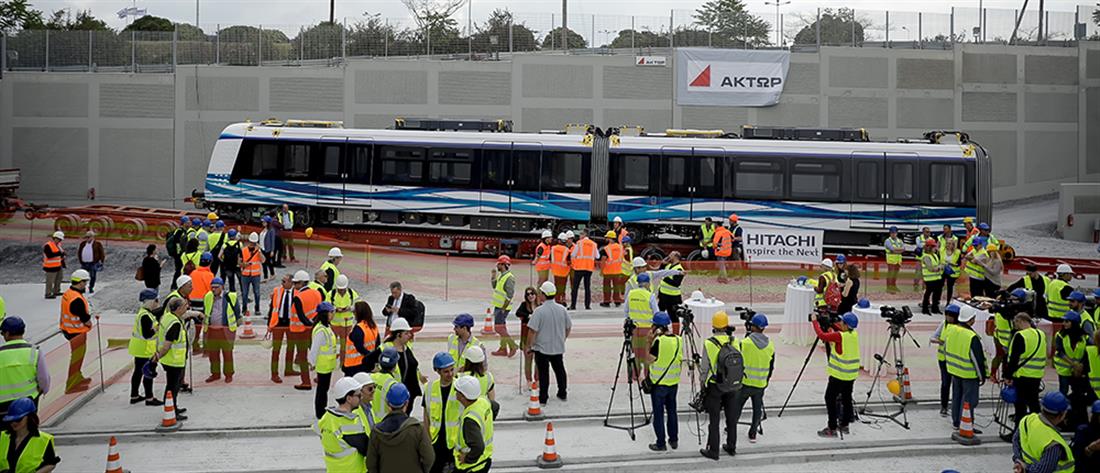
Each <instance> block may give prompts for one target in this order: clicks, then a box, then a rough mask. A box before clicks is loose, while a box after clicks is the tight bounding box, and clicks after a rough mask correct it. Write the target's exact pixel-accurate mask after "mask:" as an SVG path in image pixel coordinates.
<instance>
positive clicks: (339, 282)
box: [336, 274, 348, 289]
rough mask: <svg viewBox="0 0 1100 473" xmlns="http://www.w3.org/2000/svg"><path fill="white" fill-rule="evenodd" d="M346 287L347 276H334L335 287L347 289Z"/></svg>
mask: <svg viewBox="0 0 1100 473" xmlns="http://www.w3.org/2000/svg"><path fill="white" fill-rule="evenodd" d="M347 288H348V277H347V276H345V275H343V274H341V275H339V276H336V289H347Z"/></svg>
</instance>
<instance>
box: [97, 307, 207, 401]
mask: <svg viewBox="0 0 1100 473" xmlns="http://www.w3.org/2000/svg"><path fill="white" fill-rule="evenodd" d="M95 338H96V342H97V343H96V348H98V349H99V392H101V393H102V392H104V391H106V390H107V384H106V382H104V381H103V326H102V325H100V323H99V314H96V315H95ZM85 343H87V342H85ZM188 351H190V350H188Z"/></svg>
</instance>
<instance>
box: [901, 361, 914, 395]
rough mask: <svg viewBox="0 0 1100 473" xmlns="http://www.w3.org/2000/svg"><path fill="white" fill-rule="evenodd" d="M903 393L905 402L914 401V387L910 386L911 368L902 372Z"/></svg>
mask: <svg viewBox="0 0 1100 473" xmlns="http://www.w3.org/2000/svg"><path fill="white" fill-rule="evenodd" d="M901 391H902V395H903V396H904V400H905V401H912V400H913V387H912V386H910V385H909V368H908V367H906V368H905V371H902V372H901Z"/></svg>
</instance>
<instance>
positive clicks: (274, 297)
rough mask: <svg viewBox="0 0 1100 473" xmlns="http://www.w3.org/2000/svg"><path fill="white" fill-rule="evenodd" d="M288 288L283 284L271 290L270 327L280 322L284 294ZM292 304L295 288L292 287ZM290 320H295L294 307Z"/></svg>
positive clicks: (268, 322) (268, 323) (268, 324)
mask: <svg viewBox="0 0 1100 473" xmlns="http://www.w3.org/2000/svg"><path fill="white" fill-rule="evenodd" d="M286 291H287V290H286V289H285V288H283V286H276V287H275V290H274V291H272V292H271V319H270V320H268V321H267V326H268V328H274V327H275V326H276V325H278V323H279V314H282V313H283V296H285V295H286ZM290 291H291V295H290V298H291V305H293V304H294V302H293V299H294V289H293V288H291V289H290ZM290 310H291V312H292V313H291V315H290V320H294V317H295V315H294V314H293V312H294V308H293V307H292V308H291V309H290Z"/></svg>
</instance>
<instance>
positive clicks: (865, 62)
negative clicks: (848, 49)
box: [829, 56, 890, 89]
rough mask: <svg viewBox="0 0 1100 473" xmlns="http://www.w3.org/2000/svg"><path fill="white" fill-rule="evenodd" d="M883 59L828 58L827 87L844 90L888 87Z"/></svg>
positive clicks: (887, 74) (885, 61) (887, 62)
mask: <svg viewBox="0 0 1100 473" xmlns="http://www.w3.org/2000/svg"><path fill="white" fill-rule="evenodd" d="M888 64H889V60H888V59H887V58H885V57H844V56H832V57H829V86H831V87H844V88H878V89H884V88H886V87H889V80H888V78H889V74H890V71H889V70H887V69H888V68H887V66H888Z"/></svg>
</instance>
